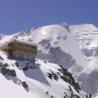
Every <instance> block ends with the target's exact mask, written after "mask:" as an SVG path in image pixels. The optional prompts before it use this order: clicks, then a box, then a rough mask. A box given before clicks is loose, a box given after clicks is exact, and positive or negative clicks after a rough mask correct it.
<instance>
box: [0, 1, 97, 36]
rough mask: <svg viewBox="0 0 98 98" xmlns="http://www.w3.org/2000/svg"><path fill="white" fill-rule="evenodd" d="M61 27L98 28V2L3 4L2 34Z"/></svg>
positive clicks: (1, 17)
mask: <svg viewBox="0 0 98 98" xmlns="http://www.w3.org/2000/svg"><path fill="white" fill-rule="evenodd" d="M60 23H67V24H82V23H90V24H94V25H96V26H97V27H98V0H0V34H13V33H16V32H19V31H23V30H26V29H29V28H32V27H40V26H45V25H51V24H60Z"/></svg>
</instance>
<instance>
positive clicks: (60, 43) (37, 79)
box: [0, 24, 98, 98]
mask: <svg viewBox="0 0 98 98" xmlns="http://www.w3.org/2000/svg"><path fill="white" fill-rule="evenodd" d="M14 39H16V40H19V41H22V42H27V43H28V42H30V43H33V44H36V45H37V46H38V55H37V57H36V63H35V64H32V63H31V62H29V61H17V60H15V59H13V60H10V59H9V58H7V54H6V53H5V52H2V51H1V52H0V56H1V57H2V56H3V57H2V58H3V59H4V60H2V59H1V62H2V63H3V64H5V63H7V64H8V65H9V67H8V68H12V69H14V70H15V72H16V74H17V75H16V76H17V79H16V80H17V81H18V82H19V83H20V84H21V85H22V82H23V81H26V83H27V84H28V88H26V90H27V91H28V89H29V91H30V92H32V93H35V94H37V96H38V97H39V96H40V97H41V98H64V96H67V97H68V98H70V97H72V96H71V95H72V94H73V97H75V98H78V97H77V96H79V97H80V98H85V96H86V97H90V96H88V95H87V94H86V93H88V94H91V95H97V93H98V75H97V74H98V60H97V58H98V28H97V27H95V26H94V25H92V24H81V25H68V24H55V25H49V26H44V27H40V28H33V29H29V30H27V31H24V32H19V33H17V34H14V35H11V36H4V37H2V38H1V40H0V46H1V47H4V46H5V45H7V44H8V43H9V42H11V41H12V40H14ZM27 63H29V64H31V65H32V66H33V67H32V68H27V67H26V64H27ZM13 65H14V66H13ZM17 65H18V67H19V68H17V67H16V66H17ZM63 69H67V71H65V73H66V74H67V75H68V73H70V74H69V75H68V77H70V78H69V80H66V78H67V76H66V74H64V70H63ZM24 70H26V71H24ZM61 70H62V71H61ZM67 72H68V73H67ZM21 75H22V76H21ZM39 75H40V76H39ZM71 75H72V76H73V77H74V79H75V80H74V79H73V77H72V76H71ZM11 79H12V78H11ZM70 79H71V80H70ZM12 81H13V79H12ZM17 81H16V83H15V84H17ZM70 81H72V83H71V82H70ZM75 81H77V82H78V83H79V85H80V87H79V86H77V82H75ZM14 82H15V81H14ZM73 84H74V85H73ZM58 88H59V89H58ZM80 88H82V90H83V91H85V92H86V93H84V92H83V91H81V90H80ZM74 95H77V96H74Z"/></svg>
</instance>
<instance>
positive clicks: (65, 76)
mask: <svg viewBox="0 0 98 98" xmlns="http://www.w3.org/2000/svg"><path fill="white" fill-rule="evenodd" d="M59 71H60V72H61V73H63V76H60V77H61V79H63V80H64V81H65V82H68V83H69V84H70V85H72V86H73V87H74V88H75V90H76V91H77V92H79V90H81V88H80V86H79V83H78V82H75V80H74V78H73V76H72V74H71V73H69V72H68V71H67V69H63V68H62V69H59Z"/></svg>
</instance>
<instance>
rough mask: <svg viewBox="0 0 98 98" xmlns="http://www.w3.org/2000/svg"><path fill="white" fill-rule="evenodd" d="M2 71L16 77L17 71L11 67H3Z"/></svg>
mask: <svg viewBox="0 0 98 98" xmlns="http://www.w3.org/2000/svg"><path fill="white" fill-rule="evenodd" d="M1 73H2V74H3V75H7V76H12V77H16V72H15V71H14V70H10V69H7V68H2V69H1Z"/></svg>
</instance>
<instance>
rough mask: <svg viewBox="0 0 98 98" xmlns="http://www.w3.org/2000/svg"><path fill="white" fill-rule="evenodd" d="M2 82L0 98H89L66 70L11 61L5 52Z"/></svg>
mask: <svg viewBox="0 0 98 98" xmlns="http://www.w3.org/2000/svg"><path fill="white" fill-rule="evenodd" d="M0 81H1V83H0V87H1V88H0V91H1V92H2V94H0V97H4V98H6V97H10V98H13V97H15V95H16V97H23V98H86V96H88V97H89V95H87V94H86V93H84V92H83V91H82V90H81V88H80V86H79V84H78V82H75V80H74V78H73V76H72V74H71V73H69V72H68V71H67V69H63V68H62V67H60V66H59V65H57V64H54V63H50V62H47V61H45V60H39V59H37V60H36V61H35V63H32V62H30V61H26V60H22V61H21V60H16V59H14V58H13V59H12V58H11V59H10V58H9V57H8V55H7V53H6V52H4V51H0ZM9 89H10V91H9Z"/></svg>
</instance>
